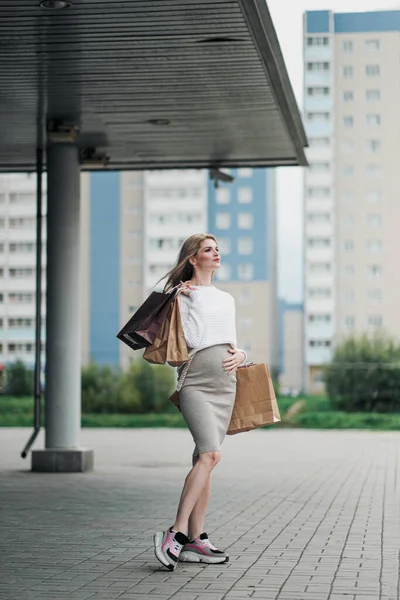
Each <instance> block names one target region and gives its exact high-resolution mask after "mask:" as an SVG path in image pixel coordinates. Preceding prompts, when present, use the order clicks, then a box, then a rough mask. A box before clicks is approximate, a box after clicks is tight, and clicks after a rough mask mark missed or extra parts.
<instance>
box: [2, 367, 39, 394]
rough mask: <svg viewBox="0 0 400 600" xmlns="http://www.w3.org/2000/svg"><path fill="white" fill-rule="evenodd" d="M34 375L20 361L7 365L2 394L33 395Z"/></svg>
mask: <svg viewBox="0 0 400 600" xmlns="http://www.w3.org/2000/svg"><path fill="white" fill-rule="evenodd" d="M33 383H34V373H33V370H32V369H29V368H28V367H27V366H26V365H25V363H23V362H22V360H17V361H15V362H14V363H11V364H9V365H7V367H6V377H5V386H4V392H5V394H7V395H8V396H29V395H31V394H33Z"/></svg>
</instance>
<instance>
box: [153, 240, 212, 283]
mask: <svg viewBox="0 0 400 600" xmlns="http://www.w3.org/2000/svg"><path fill="white" fill-rule="evenodd" d="M205 240H214V242H215V243H217V240H216V238H215V236H214V235H212V234H211V233H195V234H194V235H191V236H190V237H189V238H188V239H187V240H185V242H184V243H183V245H182V248H181V249H180V252H179V256H178V260H177V261H176V264H175V266H174V267H173V268H172V269H171V271H169V272H168V273H167V274H166V275H165V277H163V279H165V278H167V282H166V284H165V286H164V292H168V290H170V289H171V288H173V287H175V286H176V285H179V282H181V281H188V280H189V279H191V278H192V277H193V274H194V268H193V265H191V264H190V262H189V258H191V257H192V256H196V254H197V253H198V251H199V250H200V248H201V245H202V243H203V242H204V241H205ZM160 281H162V280H160Z"/></svg>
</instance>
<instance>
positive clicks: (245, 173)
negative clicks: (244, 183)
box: [237, 167, 253, 179]
mask: <svg viewBox="0 0 400 600" xmlns="http://www.w3.org/2000/svg"><path fill="white" fill-rule="evenodd" d="M237 173H238V177H241V178H242V179H245V178H247V177H251V176H252V175H253V169H252V168H250V167H242V168H241V169H238V172H237Z"/></svg>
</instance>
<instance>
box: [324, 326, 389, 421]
mask: <svg viewBox="0 0 400 600" xmlns="http://www.w3.org/2000/svg"><path fill="white" fill-rule="evenodd" d="M324 379H325V385H326V391H327V393H328V396H329V400H330V403H331V405H332V406H333V407H334V408H336V409H339V410H346V411H348V412H355V411H362V412H383V413H389V412H398V411H400V346H399V344H398V343H396V342H395V341H393V340H392V339H390V338H388V337H385V336H379V337H374V338H372V339H371V338H368V337H367V336H366V335H364V336H362V337H360V338H349V339H347V340H346V341H344V342H343V343H342V344H340V345H338V346H337V347H336V349H335V352H334V356H333V359H332V362H331V364H330V365H329V366H328V367H327V368H326V370H325V374H324Z"/></svg>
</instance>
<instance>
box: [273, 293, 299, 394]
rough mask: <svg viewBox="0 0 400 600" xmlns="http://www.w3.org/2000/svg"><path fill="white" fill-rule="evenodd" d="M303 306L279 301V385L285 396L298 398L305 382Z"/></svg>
mask: <svg viewBox="0 0 400 600" xmlns="http://www.w3.org/2000/svg"><path fill="white" fill-rule="evenodd" d="M303 319H304V317H303V305H302V304H293V303H289V302H286V301H285V300H283V299H280V300H279V374H280V375H279V384H280V391H281V393H282V394H284V395H293V396H297V395H298V394H299V393H300V392H301V391H302V390H303V389H304V382H303V360H304V359H303Z"/></svg>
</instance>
